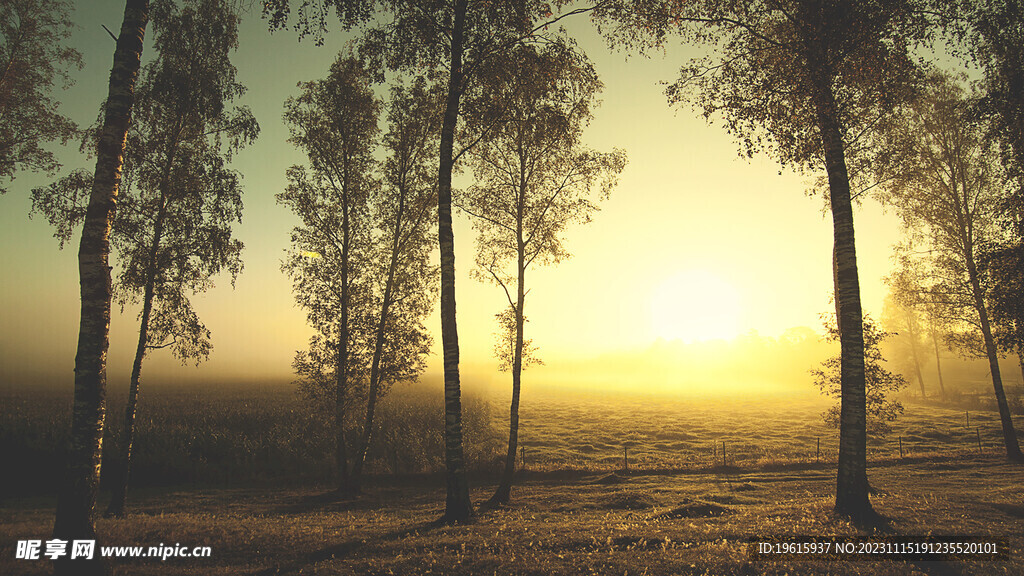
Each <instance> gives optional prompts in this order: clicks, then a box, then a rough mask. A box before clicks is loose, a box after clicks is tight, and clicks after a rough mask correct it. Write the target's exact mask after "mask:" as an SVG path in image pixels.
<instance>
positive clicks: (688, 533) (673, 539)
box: [0, 457, 1024, 575]
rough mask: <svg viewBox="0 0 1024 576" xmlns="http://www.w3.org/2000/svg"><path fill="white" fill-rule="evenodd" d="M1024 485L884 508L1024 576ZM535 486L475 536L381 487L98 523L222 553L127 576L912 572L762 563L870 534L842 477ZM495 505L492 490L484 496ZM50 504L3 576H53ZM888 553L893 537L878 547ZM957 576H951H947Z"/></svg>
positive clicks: (643, 478) (16, 534)
mask: <svg viewBox="0 0 1024 576" xmlns="http://www.w3.org/2000/svg"><path fill="white" fill-rule="evenodd" d="M1020 473H1021V469H1020V467H1019V466H1013V465H1010V464H1007V463H1004V462H1003V461H1002V460H1001V459H999V458H996V457H973V458H969V459H957V460H955V461H950V460H946V461H929V462H917V463H909V464H908V463H890V464H886V465H882V466H876V467H874V468H873V469H872V470H871V472H870V476H871V480H872V483H873V484H874V486H875V487H876V488H878V489H880V490H881V491H882V493H881V494H880V495H877V496H876V497H875V498H874V503H875V506H876V508H877V509H878V510H879V511H880V512H881V513H882V514H884V515H886V516H888V517H889V518H890V519H891V520H892V526H891V530H892V531H893V532H894V533H898V534H908V535H925V534H954V535H966V536H988V537H993V538H998V539H1000V540H1002V541H1005V542H1007V543H1008V544H1009V545H1010V558H1011V559H1010V560H1007V561H998V562H965V563H956V564H953V565H951V566H952V567H953V568H954V569H955V570H956V572H955V573H964V574H993V573H1001V574H1022V573H1024V558H1022V556H1021V552H1022V548H1024V537H1022V534H1024V530H1022V528H1024V521H1022V517H1024V510H1022V508H1021V507H1020V502H1021V501H1022V499H1024V486H1022V485H1021V483H1020V481H1019V478H1020ZM619 476H620V477H621V478H622V482H618V483H608V482H601V481H600V480H601V479H602V475H599V474H579V475H576V476H574V477H560V478H558V479H552V478H551V477H545V476H542V475H535V477H534V478H533V479H529V478H528V479H526V480H525V482H524V483H523V485H522V486H521V487H519V488H517V490H516V491H515V494H514V496H515V506H513V507H512V508H508V509H503V510H496V511H490V512H485V513H482V514H480V515H478V517H477V518H476V521H475V522H473V523H471V524H469V525H464V526H453V527H438V526H432V525H430V524H429V521H430V520H432V519H433V518H436V517H438V516H439V515H440V513H441V506H442V504H443V501H442V498H443V490H442V489H441V487H440V486H397V485H395V486H388V485H379V486H377V487H376V488H374V489H373V490H372V491H370V492H369V493H368V494H367V495H366V497H365V498H363V499H361V500H359V501H337V500H335V499H334V498H333V497H331V496H329V495H325V494H324V492H323V491H322V490H319V489H291V490H286V491H267V490H264V491H253V490H215V491H199V492H191V491H182V492H173V491H171V492H168V491H150V492H148V493H142V494H136V499H135V502H136V504H135V513H134V514H133V515H132V516H130V517H129V518H127V519H125V520H100V521H99V523H98V530H99V533H100V535H101V537H102V538H103V541H104V542H106V543H109V544H116V545H144V546H149V545H156V544H158V543H161V542H163V543H174V542H180V543H182V544H187V545H204V546H211V547H212V548H213V557H212V558H211V559H208V560H203V561H194V562H189V561H186V560H182V559H170V560H168V561H166V562H160V561H159V560H135V561H126V562H124V563H122V564H119V568H118V571H119V573H121V574H133V575H134V574H139V575H147V574H177V575H185V574H299V573H301V574H466V575H469V574H473V575H477V574H524V575H526V574H538V575H539V574H637V575H639V574H871V575H881V574H912V573H919V572H923V573H930V572H935V571H936V570H937V569H936V568H934V567H929V566H927V565H924V564H920V565H918V564H911V563H905V562H892V561H890V562H832V563H824V562H777V563H769V562H750V561H749V560H748V546H749V544H748V543H747V539H748V538H750V537H764V536H782V535H793V536H801V535H802V536H819V537H825V536H839V537H848V538H853V537H856V536H857V535H859V534H861V532H860V531H859V530H858V529H857V528H856V527H854V526H853V525H851V524H850V523H848V522H846V521H844V520H841V519H838V518H836V517H835V516H834V515H833V514H832V513H831V506H832V502H833V500H832V491H833V486H834V480H833V475H832V472H831V470H830V469H827V468H826V467H825V466H822V467H820V468H816V469H808V470H800V471H775V472H764V471H761V472H730V473H708V472H695V473H689V474H670V475H663V474H648V475H623V474H620V475H619ZM475 495H476V497H477V498H478V499H482V498H483V497H484V496H485V495H487V487H480V488H478V489H477V491H476V493H475ZM51 505H52V503H48V502H47V501H45V500H39V499H35V500H26V501H19V502H16V503H14V504H13V505H12V506H9V507H7V508H6V509H4V517H5V518H7V519H8V520H7V521H5V523H4V525H3V527H2V529H0V533H2V534H0V541H2V542H4V548H5V550H4V552H3V559H2V560H0V572H3V573H4V574H31V573H34V572H33V569H35V570H36V571H37V572H41V573H45V572H46V562H45V561H36V562H29V561H20V562H13V561H11V557H12V556H13V554H11V553H10V550H9V548H8V546H9V544H8V543H13V541H15V540H17V539H25V538H30V537H45V535H46V534H47V532H48V530H49V528H50V523H51V519H52V508H51ZM875 537H877V538H885V537H886V536H885V534H881V533H880V534H877V535H876V536H875ZM936 573H944V572H936Z"/></svg>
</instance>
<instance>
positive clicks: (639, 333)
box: [0, 0, 899, 386]
mask: <svg viewBox="0 0 1024 576" xmlns="http://www.w3.org/2000/svg"><path fill="white" fill-rule="evenodd" d="M79 6H80V7H79V10H78V12H77V13H76V14H75V16H74V18H75V20H76V21H77V22H78V23H79V25H80V27H81V28H80V29H79V30H78V31H77V32H76V34H75V36H74V38H73V44H74V46H75V47H77V48H78V49H79V50H81V51H82V53H83V55H84V57H85V68H84V69H83V70H82V71H81V72H80V73H76V74H75V78H76V79H77V84H76V86H75V87H74V88H72V89H71V90H68V91H67V92H66V93H64V94H62V95H60V94H59V95H57V99H59V100H62V101H63V102H64V105H63V110H64V111H65V112H66V113H68V114H69V115H71V116H72V117H73V118H74V119H75V120H76V121H78V122H79V123H80V124H83V125H88V124H90V123H91V122H93V121H94V119H95V118H96V115H97V111H98V107H99V104H100V102H101V101H102V99H103V98H104V96H105V94H106V82H107V78H108V74H109V69H110V64H111V59H112V52H113V41H112V40H111V38H110V37H109V36H108V35H107V33H106V32H105V31H104V30H103V29H102V28H101V27H100V24H106V25H107V27H109V28H111V29H113V30H116V29H117V28H118V26H119V25H120V21H121V12H122V10H123V6H124V5H123V2H122V3H119V2H117V1H114V0H102V1H100V0H97V1H91V2H81V3H80V4H79ZM572 31H573V33H574V34H575V35H576V37H577V39H578V41H579V42H580V45H581V46H582V47H583V48H584V49H586V50H587V52H588V54H589V56H590V57H591V59H592V60H593V61H594V62H595V65H596V67H597V70H598V72H599V73H600V75H601V78H602V80H603V81H604V83H605V90H604V93H603V95H602V100H603V104H602V106H601V107H600V108H598V109H597V110H596V111H595V118H594V121H593V123H592V125H591V127H590V130H589V131H588V133H587V139H586V140H587V142H588V143H589V145H591V146H592V147H594V148H596V149H600V150H610V149H611V148H612V147H619V148H623V149H625V150H626V152H627V154H628V155H629V165H628V167H627V168H626V170H625V171H624V172H623V173H622V175H621V178H620V182H619V186H618V188H616V189H615V190H614V191H613V192H612V196H611V199H610V200H609V201H607V202H606V203H604V204H603V206H602V211H601V212H599V213H597V214H596V216H595V218H594V220H593V222H592V223H591V224H590V225H588V226H585V227H577V228H574V229H572V230H570V231H569V239H568V242H567V244H566V245H567V247H568V248H569V250H570V251H571V252H572V253H573V255H574V256H573V258H571V259H570V260H568V261H565V262H563V263H562V264H560V265H559V266H557V267H553V268H546V269H540V270H537V271H536V272H532V273H531V276H530V278H529V282H530V287H531V291H530V294H529V297H528V299H527V304H526V306H527V308H526V313H527V315H528V316H529V318H530V323H529V324H528V329H529V330H530V331H531V332H530V333H529V334H528V335H527V336H528V337H532V338H533V339H534V343H535V345H537V346H538V347H539V349H540V355H541V357H542V358H543V359H544V360H545V362H546V363H547V366H545V367H540V368H536V369H535V371H534V372H532V373H533V374H536V376H534V377H535V378H538V379H543V378H544V377H545V374H548V375H549V377H551V378H554V377H555V374H558V373H559V370H560V369H561V370H564V369H565V366H567V365H570V364H571V365H573V366H582V365H585V363H582V364H581V363H580V360H581V359H586V358H589V357H596V356H598V355H600V354H606V353H611V352H619V351H626V350H642V349H646V348H648V347H650V346H651V345H652V344H653V343H654V341H655V340H656V339H657V338H659V337H662V338H673V337H682V338H687V339H693V338H699V337H701V336H702V334H704V333H709V332H708V329H706V328H702V323H703V326H708V325H710V324H712V323H715V322H716V319H717V320H720V321H721V322H723V323H725V324H727V325H729V326H733V325H734V326H735V329H734V330H731V331H733V332H739V333H743V332H746V331H749V330H756V331H758V332H760V333H761V334H765V335H778V334H781V333H782V332H783V331H784V330H785V329H786V328H788V327H792V326H811V327H815V328H817V327H818V326H819V321H818V314H819V313H821V312H826V311H827V310H828V309H829V302H828V300H829V293H830V291H831V237H832V236H831V234H832V232H831V228H832V227H831V219H830V218H829V217H826V215H825V214H823V213H822V210H821V208H822V201H821V199H820V198H817V197H808V196H807V195H806V194H805V190H806V189H807V187H808V185H809V184H808V183H809V179H808V178H806V177H802V176H798V175H794V174H791V173H789V172H783V173H782V174H781V175H780V174H779V168H778V167H777V165H776V164H775V163H774V162H773V161H771V160H770V159H768V158H766V157H757V158H754V159H753V160H746V159H743V158H739V157H738V156H737V154H736V146H735V144H734V142H733V141H732V139H731V138H730V137H729V136H728V135H726V134H725V133H724V131H723V130H722V128H721V127H720V126H708V125H707V124H706V123H705V121H704V120H703V118H701V117H700V116H699V115H698V114H697V113H695V112H693V111H691V110H690V109H689V108H681V109H670V108H669V107H668V105H667V103H666V99H665V96H664V94H663V89H664V86H663V85H661V83H663V82H671V81H673V80H675V78H676V73H677V71H678V68H679V66H680V65H681V64H682V63H683V62H684V61H685V59H686V57H687V54H688V50H687V49H684V48H683V47H682V46H678V45H672V46H670V47H669V48H668V50H667V51H666V53H665V54H664V55H660V54H655V55H654V56H653V57H652V58H650V59H644V58H640V57H635V56H634V57H632V58H629V59H627V58H626V56H625V55H624V54H621V53H611V52H610V51H609V50H608V49H607V48H606V47H605V44H604V42H603V41H602V40H601V39H600V38H599V37H598V36H597V34H596V32H594V31H593V30H592V29H591V27H590V25H589V23H587V22H586V21H579V22H576V23H574V24H573V25H572ZM345 40H346V36H345V35H343V34H341V33H333V34H331V35H329V36H328V37H327V42H326V43H325V45H324V46H323V47H319V48H318V47H315V46H314V45H313V44H312V43H311V42H309V41H308V40H307V41H303V42H301V43H299V42H298V41H297V38H296V35H295V34H294V33H292V32H290V31H288V32H278V33H275V34H274V35H271V34H269V33H268V32H267V30H266V23H265V22H264V21H262V20H260V19H259V18H258V16H257V15H250V16H248V17H247V18H246V20H245V22H244V23H243V26H242V34H241V38H240V48H239V50H238V52H236V54H235V56H234V58H233V60H234V62H235V64H236V66H237V67H238V69H239V79H240V80H241V81H242V82H243V83H244V84H246V85H247V86H248V87H249V93H248V94H247V95H246V96H245V98H244V100H243V102H244V103H245V104H247V105H249V106H250V107H251V108H252V110H253V112H254V114H255V115H256V117H257V119H258V120H259V122H260V124H261V126H262V132H261V135H260V139H259V141H258V142H257V143H256V144H255V145H253V146H252V147H250V148H249V149H247V150H245V151H243V152H242V153H240V154H239V155H238V156H237V158H236V161H235V162H234V167H235V168H236V169H237V170H239V171H241V172H242V173H243V175H244V178H245V179H244V186H245V196H244V200H245V215H244V218H243V223H242V225H240V226H239V227H238V228H237V230H236V231H237V236H238V237H239V238H240V239H241V240H242V241H243V242H244V243H245V245H246V249H245V252H244V253H243V259H244V261H245V270H244V272H243V273H242V275H241V276H240V277H239V279H238V282H237V284H236V286H235V288H234V289H233V290H232V288H231V286H230V283H229V282H228V281H227V279H226V278H222V279H219V280H218V281H217V286H216V288H214V289H213V290H211V291H210V292H209V293H208V294H206V295H202V296H199V297H197V298H196V299H195V303H196V309H197V311H198V313H199V314H200V317H201V318H202V319H203V320H204V321H205V322H206V324H207V326H208V327H209V328H210V330H211V331H212V333H213V344H214V350H213V353H212V354H211V357H210V360H209V361H208V362H206V363H204V364H202V365H200V366H199V367H198V368H197V367H193V366H186V367H182V366H180V365H179V364H178V363H177V362H176V361H175V360H173V359H172V358H171V357H170V354H169V353H168V352H167V351H156V352H154V353H153V354H152V355H151V356H150V357H149V358H148V359H147V361H146V365H145V368H144V374H145V377H146V378H148V379H149V381H159V382H173V381H189V380H206V381H215V380H218V379H225V378H229V379H232V380H238V379H251V380H282V381H283V380H288V379H289V378H290V377H291V366H290V365H291V359H292V357H293V355H294V353H295V351H296V350H297V349H299V348H302V347H304V346H305V343H306V340H307V338H308V336H309V334H310V331H309V329H308V328H306V326H305V323H304V313H303V311H302V310H300V309H298V308H297V307H295V306H294V304H293V299H292V296H291V284H290V281H289V280H288V279H287V278H286V277H285V276H284V275H283V274H282V273H281V272H280V261H281V258H282V256H283V250H284V249H285V248H286V246H287V243H288V232H289V230H290V228H291V227H292V226H293V225H294V224H295V219H294V218H293V217H292V216H291V214H290V213H289V212H288V210H287V209H285V208H283V207H280V206H278V205H276V204H275V202H274V194H276V193H277V192H278V191H280V190H281V189H282V188H283V186H284V181H285V180H284V173H285V170H286V169H287V168H288V166H290V165H291V164H294V163H301V162H302V161H303V158H302V156H301V155H300V154H299V153H298V152H297V151H296V150H295V149H294V148H292V146H291V145H289V144H287V143H286V142H285V139H286V137H287V130H286V128H285V127H284V125H283V123H282V122H281V112H282V105H283V102H284V100H285V98H286V97H288V96H289V95H292V94H294V93H295V92H296V89H295V84H296V82H298V81H303V80H311V79H315V78H319V77H322V76H324V75H325V74H326V71H327V67H328V66H329V64H330V62H331V61H332V60H333V59H334V57H335V55H336V54H337V52H338V51H339V50H340V49H341V48H342V47H343V46H344V43H345ZM147 56H151V54H147ZM61 157H62V158H63V160H64V162H65V170H68V169H72V168H77V167H80V166H90V167H91V163H90V162H87V161H86V160H85V159H84V158H83V157H82V155H81V154H79V153H78V151H77V148H76V147H68V148H67V149H66V150H64V151H63V152H62V153H61ZM461 181H462V182H463V183H464V182H465V180H464V179H463V180H461ZM46 182H47V179H46V178H45V176H42V175H34V174H20V175H19V176H18V178H17V179H16V180H15V181H14V182H13V184H12V185H11V186H10V192H9V193H8V194H7V195H5V196H3V197H0V269H2V270H4V275H3V281H2V283H0V327H2V329H0V382H2V383H3V384H4V385H12V384H15V383H31V382H35V381H40V382H42V381H47V382H61V383H67V385H68V386H70V383H71V380H72V376H73V372H72V369H73V362H74V350H75V341H76V338H77V328H78V275H77V265H76V257H75V253H76V250H77V241H78V239H77V238H75V240H74V241H73V244H72V246H70V247H68V248H66V249H65V250H64V251H62V252H61V251H58V247H57V241H56V240H55V239H53V238H52V235H51V230H50V228H49V227H48V225H47V223H46V222H45V220H43V219H42V218H40V217H36V218H35V219H33V220H29V218H28V211H29V205H30V202H29V191H30V189H31V188H32V187H33V186H37V185H42V184H44V183H46ZM459 182H460V181H459V180H457V181H456V185H459ZM856 218H857V220H856V226H857V249H858V259H859V264H860V272H861V285H862V293H863V297H864V302H865V308H866V310H867V311H868V312H871V313H873V314H875V315H876V316H877V314H878V313H879V312H880V311H881V302H882V297H883V296H884V292H885V290H884V287H883V286H882V284H881V278H882V277H883V276H884V275H886V274H887V273H888V272H889V270H890V267H891V261H890V247H891V245H892V244H893V243H894V242H895V241H896V240H897V238H898V235H899V223H898V221H897V220H896V219H895V218H894V217H893V216H891V215H885V214H883V213H882V211H881V209H880V208H879V207H878V205H877V204H875V203H873V202H872V201H868V202H867V203H866V204H865V205H864V206H863V207H862V208H861V209H859V210H858V212H857V215H856ZM455 233H456V258H457V261H456V262H457V264H456V265H457V273H458V277H457V299H458V319H459V333H460V340H461V343H462V354H461V356H462V365H463V373H464V381H466V380H476V381H494V382H497V381H504V377H503V376H501V375H500V374H498V373H496V372H495V366H496V362H495V361H494V360H493V359H492V358H491V350H492V345H493V335H492V333H493V332H494V321H493V318H494V316H493V315H494V314H495V313H496V312H498V311H500V310H501V308H502V307H503V305H504V295H503V293H502V292H501V290H500V288H497V287H495V286H492V285H484V284H480V283H478V282H476V281H474V280H471V279H470V278H469V271H470V267H471V266H472V262H473V232H472V229H471V227H470V225H469V224H468V222H467V221H466V220H465V218H464V217H462V216H458V217H457V222H456V229H455ZM680 278H683V279H689V281H690V282H691V283H693V282H694V280H693V279H695V278H698V279H699V278H705V279H708V280H707V282H705V283H704V284H705V286H703V287H701V286H698V287H696V288H694V289H693V290H687V291H686V293H683V294H680V295H679V298H678V299H677V300H676V301H675V302H674V303H673V302H672V299H671V298H666V296H665V293H666V290H667V288H666V286H670V287H671V286H675V285H679V284H680V281H679V279H680ZM698 282H699V281H698ZM716 287H717V288H716ZM723 287H724V288H723ZM709 310H710V311H709ZM716 310H720V311H721V312H720V313H719V312H716ZM136 314H137V311H136V310H125V311H124V312H123V313H118V311H117V310H116V309H115V315H114V318H113V321H112V324H111V350H110V354H109V362H108V374H109V379H110V381H111V383H112V384H114V385H121V384H123V383H124V381H125V380H126V379H127V375H128V371H129V369H130V364H131V359H132V353H133V350H134V345H133V343H134V341H135V340H136V338H137V320H136ZM666 317H681V318H695V319H696V320H695V321H694V322H693V325H690V326H686V327H681V328H679V329H678V330H673V329H672V328H671V324H672V323H666V322H665V320H664V319H665V318H666ZM428 326H429V327H431V328H432V329H434V330H436V331H437V332H439V330H437V328H438V327H439V320H438V319H437V316H436V314H435V316H434V318H433V319H431V321H430V323H429V324H428ZM712 335H719V334H717V333H715V334H712ZM436 340H437V342H435V350H438V351H439V349H440V342H439V340H440V337H439V335H438V337H437V338H436ZM430 366H431V368H430V371H431V372H439V371H440V359H439V357H438V356H437V355H436V354H435V356H433V357H432V359H431V362H430ZM808 368H810V366H808Z"/></svg>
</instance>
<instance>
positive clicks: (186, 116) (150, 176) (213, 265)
mask: <svg viewBox="0 0 1024 576" xmlns="http://www.w3.org/2000/svg"><path fill="white" fill-rule="evenodd" d="M152 21H153V26H154V28H155V29H156V40H155V46H156V51H157V55H156V57H155V58H154V60H153V61H151V62H149V63H148V64H146V66H145V67H144V68H143V69H142V71H141V74H140V79H139V82H138V83H137V85H136V90H135V104H134V108H133V122H132V124H131V128H130V130H129V133H128V136H127V140H126V144H125V157H124V176H123V180H122V185H121V191H120V193H119V195H118V209H117V212H116V215H115V219H114V222H113V228H112V233H111V244H112V246H113V248H114V251H115V253H116V254H117V259H118V262H119V264H120V271H119V272H118V274H117V281H116V282H115V285H114V288H115V296H116V298H117V300H118V301H119V302H120V304H121V306H122V309H123V307H124V306H126V305H128V304H130V303H137V302H139V301H140V300H141V299H143V298H144V297H145V295H146V294H151V297H152V301H153V306H154V307H153V315H152V316H151V320H150V327H149V333H148V337H147V346H148V347H150V348H162V347H170V348H171V349H172V351H173V352H174V353H175V355H176V356H178V357H179V358H180V359H182V360H183V361H184V360H187V359H196V360H197V361H198V360H200V359H202V358H205V357H206V356H207V355H208V353H209V350H210V348H211V345H210V342H209V336H210V333H209V331H208V330H207V329H206V327H205V326H204V325H203V324H202V322H201V321H200V320H199V318H198V317H197V315H196V313H195V311H194V310H193V309H192V307H191V302H190V295H192V294H197V293H201V292H204V291H206V290H208V289H209V288H211V287H212V286H213V278H214V277H215V276H217V275H218V274H220V273H221V272H227V273H228V274H229V275H230V278H231V281H232V283H234V280H235V278H236V277H237V275H238V274H239V273H241V270H242V260H241V252H242V248H243V245H242V243H241V241H239V240H238V239H237V238H235V237H234V236H233V233H232V226H233V225H234V224H235V223H236V222H239V221H241V217H242V184H241V175H240V174H238V173H237V172H236V171H235V170H232V169H231V168H229V167H228V163H229V162H230V160H231V158H232V157H233V155H234V154H235V153H236V152H237V151H239V150H241V149H242V148H244V147H245V146H247V145H249V144H250V143H252V142H253V141H254V140H255V139H256V137H257V136H258V134H259V124H258V123H257V122H256V119H255V118H254V117H253V115H252V113H251V112H250V111H249V110H248V108H246V107H243V106H232V102H233V101H234V100H236V99H237V98H239V97H240V96H241V95H242V94H243V93H244V92H245V87H244V86H243V85H242V84H241V83H239V82H238V80H237V78H236V69H235V67H234V65H233V64H232V63H231V60H230V54H231V52H232V51H233V50H235V49H236V48H237V45H238V21H239V19H238V16H237V15H236V14H235V13H234V11H233V10H232V9H231V8H230V6H229V5H228V3H227V2H225V1H224V0H192V1H189V2H185V3H183V4H182V5H180V6H178V5H176V4H174V3H170V2H155V3H154V4H153V9H152ZM98 131H99V124H97V125H96V126H94V127H93V128H91V129H90V130H89V131H87V133H86V135H85V137H84V138H83V144H82V148H83V150H84V151H92V150H95V142H96V138H97V137H98ZM91 189H92V174H91V173H89V172H88V171H86V170H77V171H74V172H72V173H71V174H69V175H68V176H65V177H64V178H62V179H60V180H58V181H57V182H55V183H53V184H52V185H50V186H49V187H47V188H38V189H36V190H33V192H32V196H33V212H40V213H42V214H44V215H45V216H46V217H47V219H48V220H49V222H50V223H51V224H52V225H53V226H54V227H55V229H56V231H55V236H56V237H57V238H59V239H60V241H61V246H62V247H63V245H64V243H65V242H67V241H68V240H70V238H71V235H72V234H73V232H74V229H75V228H76V227H77V225H78V224H79V223H80V222H81V221H82V220H83V219H84V216H85V206H86V205H87V203H88V196H89V193H90V191H91Z"/></svg>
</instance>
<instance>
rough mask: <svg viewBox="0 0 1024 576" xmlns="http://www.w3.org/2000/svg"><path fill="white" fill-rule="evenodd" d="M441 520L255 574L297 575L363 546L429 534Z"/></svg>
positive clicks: (343, 544)
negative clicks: (308, 568)
mask: <svg viewBox="0 0 1024 576" xmlns="http://www.w3.org/2000/svg"><path fill="white" fill-rule="evenodd" d="M447 525H448V524H445V523H444V522H443V521H441V520H433V521H430V522H421V523H418V524H413V525H412V526H410V527H408V528H403V529H401V530H394V531H392V532H388V533H386V534H381V535H380V536H378V537H376V538H365V539H360V540H349V541H346V542H339V543H338V544H333V545H331V546H327V547H325V548H321V549H320V550H315V551H313V552H311V553H310V554H307V555H306V557H305V558H302V559H299V560H296V561H294V562H290V563H288V564H282V565H276V566H270V567H268V568H266V569H265V570H263V571H260V572H257V573H256V576H271V575H275V576H277V575H285V574H299V573H301V572H302V571H303V570H304V569H305V568H307V567H310V566H314V565H316V564H319V563H320V562H324V561H327V560H334V559H338V558H345V557H348V556H351V555H352V554H353V553H354V552H356V551H357V550H359V549H360V548H362V547H364V546H370V545H373V544H376V543H380V542H391V541H395V540H401V539H403V538H406V537H408V536H412V535H414V534H422V533H424V532H429V531H431V530H434V529H436V528H441V527H443V526H447Z"/></svg>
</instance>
